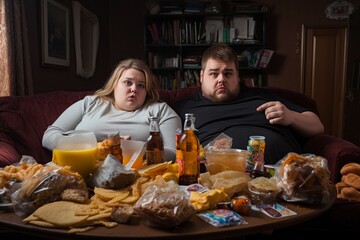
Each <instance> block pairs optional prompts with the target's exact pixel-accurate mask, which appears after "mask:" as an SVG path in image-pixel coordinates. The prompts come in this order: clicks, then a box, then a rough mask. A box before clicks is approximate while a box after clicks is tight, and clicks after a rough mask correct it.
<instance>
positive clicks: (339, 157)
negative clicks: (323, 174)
mask: <svg viewBox="0 0 360 240" xmlns="http://www.w3.org/2000/svg"><path fill="white" fill-rule="evenodd" d="M303 151H304V153H313V154H316V155H318V156H322V157H324V158H325V159H327V161H328V165H329V170H330V172H331V180H332V181H333V182H334V183H337V182H339V181H340V180H341V174H340V169H341V168H342V166H344V165H345V164H347V163H349V162H357V163H360V148H359V147H358V146H356V145H354V144H352V143H351V142H349V141H346V140H344V139H341V138H336V137H333V136H330V135H327V134H319V135H316V136H314V137H311V138H309V139H307V140H306V142H305V143H304V145H303Z"/></svg>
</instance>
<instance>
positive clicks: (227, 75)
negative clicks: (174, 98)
mask: <svg viewBox="0 0 360 240" xmlns="http://www.w3.org/2000/svg"><path fill="white" fill-rule="evenodd" d="M201 65H202V67H201V72H200V83H201V92H200V91H199V92H197V93H196V94H195V95H193V96H191V97H190V98H188V99H185V100H184V101H181V102H179V103H178V104H177V105H176V106H175V110H176V111H177V113H178V114H179V115H180V117H182V118H183V117H184V116H185V113H193V114H194V115H195V117H196V122H195V125H196V128H197V129H198V137H199V139H200V142H201V144H202V145H203V146H206V144H208V143H209V142H210V141H211V140H213V139H214V138H215V137H217V136H218V135H219V134H221V133H225V134H226V135H228V136H230V137H231V138H232V139H233V142H232V148H240V149H246V147H247V141H248V139H249V137H250V136H253V135H261V136H265V138H266V147H265V163H275V162H277V161H278V160H280V159H281V158H282V157H284V156H285V155H286V154H287V153H288V152H297V153H300V152H301V145H300V141H301V138H303V137H310V136H312V135H315V134H319V133H322V132H323V131H324V126H323V124H322V123H321V121H320V119H319V117H318V116H317V115H316V114H315V113H313V112H311V111H309V110H307V109H304V108H303V107H301V106H298V105H295V104H293V103H291V102H289V101H287V100H285V99H283V98H281V97H280V96H277V95H275V94H273V93H271V92H270V91H269V90H266V89H261V88H248V87H246V86H245V85H243V84H240V78H239V72H238V67H237V65H238V62H237V57H236V53H235V52H234V50H233V49H232V48H231V47H229V46H227V45H225V44H216V45H213V46H211V47H210V48H208V49H207V50H206V51H205V52H204V54H203V56H202V62H201Z"/></svg>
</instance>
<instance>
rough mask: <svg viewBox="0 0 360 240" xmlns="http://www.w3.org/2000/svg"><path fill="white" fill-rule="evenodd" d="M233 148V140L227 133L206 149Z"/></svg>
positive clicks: (210, 143)
mask: <svg viewBox="0 0 360 240" xmlns="http://www.w3.org/2000/svg"><path fill="white" fill-rule="evenodd" d="M231 147H232V138H231V137H229V136H228V135H226V134H225V133H221V134H219V136H217V137H216V138H214V139H213V140H212V141H211V142H209V143H208V144H207V145H206V146H205V150H206V149H224V148H225V149H228V148H231Z"/></svg>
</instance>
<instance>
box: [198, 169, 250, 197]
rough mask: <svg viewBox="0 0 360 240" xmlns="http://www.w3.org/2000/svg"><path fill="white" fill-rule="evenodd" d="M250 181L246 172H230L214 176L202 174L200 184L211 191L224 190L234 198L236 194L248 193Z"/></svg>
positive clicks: (207, 173)
mask: <svg viewBox="0 0 360 240" xmlns="http://www.w3.org/2000/svg"><path fill="white" fill-rule="evenodd" d="M250 179H251V178H250V176H249V175H247V174H246V173H244V172H240V171H232V170H228V171H223V172H220V173H217V174H213V175H211V174H210V173H209V172H206V173H202V174H200V177H199V183H201V184H203V185H204V186H206V187H207V188H209V189H220V188H224V191H225V192H226V193H227V194H228V195H229V197H232V196H234V194H235V193H245V192H247V183H248V181H249V180H250Z"/></svg>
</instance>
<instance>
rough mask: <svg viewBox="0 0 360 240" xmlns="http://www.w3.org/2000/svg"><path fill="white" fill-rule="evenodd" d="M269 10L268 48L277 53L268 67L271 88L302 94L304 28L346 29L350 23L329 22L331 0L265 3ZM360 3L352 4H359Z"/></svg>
mask: <svg viewBox="0 0 360 240" xmlns="http://www.w3.org/2000/svg"><path fill="white" fill-rule="evenodd" d="M257 2H261V3H263V4H265V5H267V6H268V8H269V14H268V21H267V22H268V28H267V43H268V44H267V46H268V48H270V49H274V50H275V55H274V57H273V59H272V60H271V62H270V64H269V66H268V68H269V69H268V85H269V86H273V87H283V88H287V89H291V90H295V91H299V92H301V78H300V77H301V76H300V66H301V29H302V24H305V25H313V26H314V25H316V26H344V25H347V20H331V19H327V18H326V15H325V9H326V7H327V5H329V4H330V3H331V2H333V1H330V0H317V1H310V0H292V1H288V0H263V1H257ZM358 2H359V1H353V3H354V4H358Z"/></svg>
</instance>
